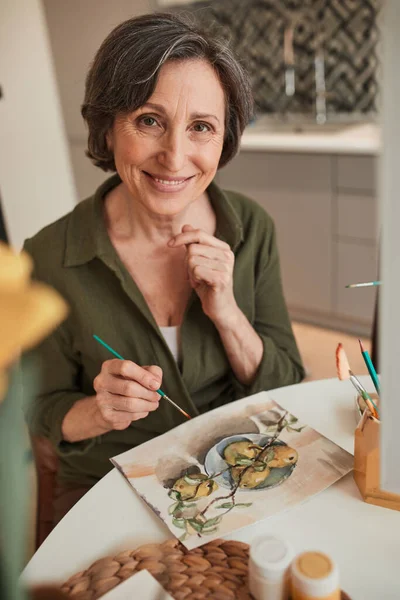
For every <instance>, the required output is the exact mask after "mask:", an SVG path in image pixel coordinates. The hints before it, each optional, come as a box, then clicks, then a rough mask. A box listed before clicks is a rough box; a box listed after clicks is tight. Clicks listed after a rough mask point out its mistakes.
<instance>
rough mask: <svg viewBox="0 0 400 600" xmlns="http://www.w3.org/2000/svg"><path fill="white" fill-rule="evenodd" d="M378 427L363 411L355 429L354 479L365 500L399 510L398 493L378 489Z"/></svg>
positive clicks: (399, 496)
mask: <svg viewBox="0 0 400 600" xmlns="http://www.w3.org/2000/svg"><path fill="white" fill-rule="evenodd" d="M380 428H381V424H380V422H379V421H377V420H376V419H372V418H371V417H370V413H369V412H368V411H365V412H364V414H363V416H362V418H361V420H360V422H359V424H358V426H357V429H356V431H355V440H354V479H355V482H356V484H357V487H358V489H359V490H360V493H361V495H362V497H363V499H364V501H365V502H368V503H369V504H375V505H377V506H383V507H384V508H392V509H393V510H400V495H399V494H392V493H391V492H385V491H384V490H381V489H380V446H379V443H380Z"/></svg>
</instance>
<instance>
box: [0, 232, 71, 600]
mask: <svg viewBox="0 0 400 600" xmlns="http://www.w3.org/2000/svg"><path fill="white" fill-rule="evenodd" d="M31 271H32V261H31V259H30V258H29V256H28V255H27V254H25V253H21V254H16V253H15V252H14V251H13V250H12V249H11V248H9V247H8V246H7V245H6V244H4V243H0V332H1V337H0V456H1V459H0V531H1V546H0V598H5V599H7V600H19V599H20V598H24V597H26V594H24V593H23V591H22V590H20V589H19V587H18V578H19V575H20V573H21V570H22V567H23V565H24V562H25V559H26V545H27V522H28V520H27V516H28V501H29V499H30V498H31V494H30V491H29V490H28V489H27V482H28V479H27V466H28V461H29V460H30V454H29V453H28V452H27V447H26V431H25V428H24V421H23V413H22V403H23V402H26V401H27V396H29V397H33V395H34V388H35V372H34V369H33V368H28V369H27V370H26V371H24V372H22V371H21V370H20V369H19V368H18V365H17V366H13V365H14V363H16V360H17V358H18V356H19V355H20V354H21V353H22V352H23V351H24V350H27V349H29V348H31V347H33V346H35V345H36V344H37V343H38V342H39V341H40V340H42V339H43V338H44V337H45V336H46V335H48V334H49V333H50V332H51V330H52V329H54V328H55V327H56V326H57V325H58V324H59V323H60V322H61V321H62V320H63V319H64V318H65V316H66V314H67V305H66V303H65V302H64V300H63V299H62V298H61V296H60V295H59V294H58V293H56V292H55V291H54V290H52V289H51V288H49V287H47V286H45V285H43V284H39V283H36V282H31V281H30V273H31ZM54 597H55V598H56V597H57V596H54Z"/></svg>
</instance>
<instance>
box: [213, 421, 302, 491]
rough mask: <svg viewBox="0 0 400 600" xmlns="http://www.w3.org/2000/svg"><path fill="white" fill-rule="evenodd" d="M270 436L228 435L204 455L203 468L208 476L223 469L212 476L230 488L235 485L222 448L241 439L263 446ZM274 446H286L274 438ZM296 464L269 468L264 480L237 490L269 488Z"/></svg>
mask: <svg viewBox="0 0 400 600" xmlns="http://www.w3.org/2000/svg"><path fill="white" fill-rule="evenodd" d="M271 437H272V436H270V435H265V434H262V433H244V434H242V435H231V436H229V437H226V438H224V439H223V440H221V441H220V442H218V443H217V444H215V446H213V447H212V448H210V450H209V451H208V453H207V455H206V459H205V461H204V468H205V470H206V473H207V475H208V476H212V475H213V473H220V472H221V471H224V472H223V473H221V474H220V475H217V477H213V479H214V481H216V482H217V483H218V485H220V486H222V487H224V488H227V489H232V488H233V487H234V485H235V482H234V479H233V477H232V475H231V469H228V470H225V469H227V467H229V465H228V463H227V462H226V461H225V460H224V450H225V448H226V447H227V446H229V445H230V444H233V443H234V442H242V441H250V442H253V443H254V444H258V445H259V446H262V447H263V446H265V445H266V444H268V442H269V440H270V439H271ZM274 446H287V444H286V443H285V442H283V441H282V440H279V439H277V440H275V441H274V442H273V444H272V446H271V447H274ZM295 466H296V464H291V465H287V466H285V467H276V468H273V469H270V473H269V475H268V477H266V478H265V480H264V481H262V482H261V483H259V484H258V485H257V486H256V487H252V488H239V489H238V492H253V491H261V490H265V489H269V488H273V487H276V486H277V485H280V484H281V483H283V482H284V481H285V480H286V479H287V478H288V477H290V475H291V474H292V472H293V469H294V468H295Z"/></svg>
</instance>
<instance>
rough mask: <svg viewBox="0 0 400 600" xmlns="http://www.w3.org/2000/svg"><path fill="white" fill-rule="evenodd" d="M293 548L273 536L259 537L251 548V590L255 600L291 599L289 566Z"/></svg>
mask: <svg viewBox="0 0 400 600" xmlns="http://www.w3.org/2000/svg"><path fill="white" fill-rule="evenodd" d="M293 556H294V552H293V548H292V546H291V545H290V544H288V542H286V541H285V540H282V539H280V538H278V537H276V536H273V535H264V536H261V537H258V538H257V539H256V540H254V542H253V543H252V544H251V546H250V560H249V589H250V592H251V594H252V595H253V596H254V598H255V600H287V599H288V598H289V587H290V586H289V566H290V563H291V561H292V560H293Z"/></svg>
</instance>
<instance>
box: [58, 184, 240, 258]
mask: <svg viewBox="0 0 400 600" xmlns="http://www.w3.org/2000/svg"><path fill="white" fill-rule="evenodd" d="M120 183H121V179H120V177H119V175H117V174H116V175H113V176H112V177H110V178H108V179H107V180H106V181H105V182H104V183H102V185H100V187H99V188H98V189H97V190H96V192H95V193H94V195H93V196H91V197H90V198H88V199H87V200H84V201H83V202H80V203H79V204H78V205H77V206H76V207H75V209H74V210H73V211H72V213H71V216H70V219H69V223H68V228H67V237H66V247H65V255H64V266H65V267H76V266H79V265H83V264H85V263H88V262H90V261H91V260H92V259H93V258H95V257H96V256H97V257H100V258H102V257H103V258H104V257H111V256H113V255H114V253H115V250H114V248H113V246H112V244H111V241H110V238H109V236H108V233H107V228H106V223H105V220H104V214H103V202H104V198H105V196H106V195H107V194H108V193H109V192H110V191H111V190H112V189H113V188H114V187H116V186H117V185H119V184H120ZM207 193H208V194H209V198H210V201H211V204H212V206H213V209H214V211H215V215H216V219H217V230H216V236H217V237H218V238H219V239H221V240H223V241H224V242H227V243H228V244H229V245H230V247H231V248H232V250H233V251H235V250H236V249H237V248H238V246H239V244H240V243H241V242H242V241H243V228H242V225H241V222H240V219H239V216H238V214H237V213H236V211H235V209H234V207H233V206H232V204H231V202H230V201H229V198H228V197H227V195H226V194H225V192H223V191H222V190H221V189H220V188H219V187H218V186H217V185H216V184H215V183H214V182H212V183H211V184H210V185H209V187H208V188H207Z"/></svg>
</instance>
